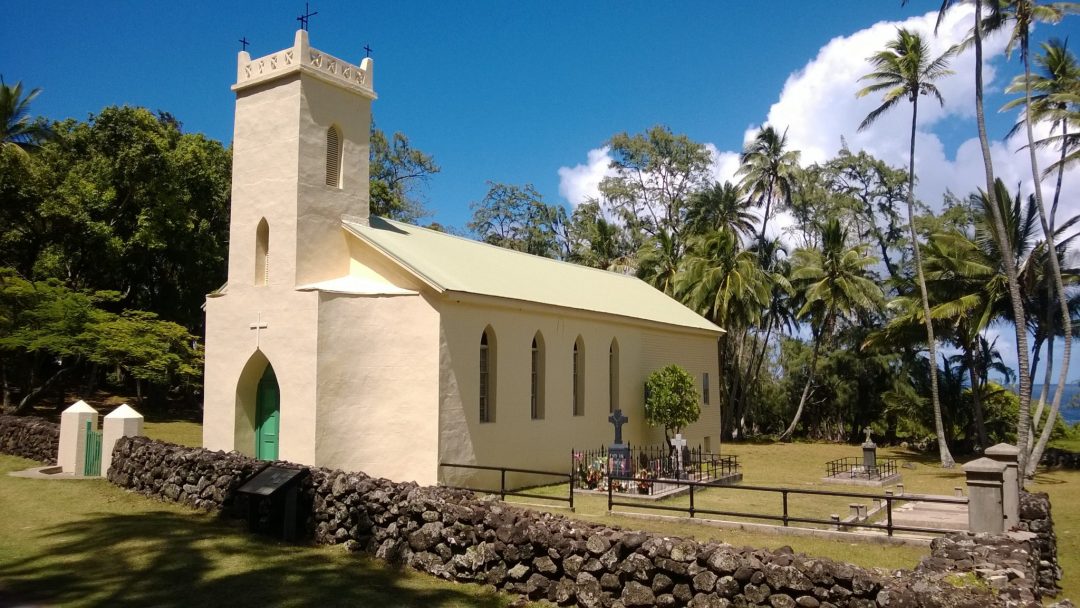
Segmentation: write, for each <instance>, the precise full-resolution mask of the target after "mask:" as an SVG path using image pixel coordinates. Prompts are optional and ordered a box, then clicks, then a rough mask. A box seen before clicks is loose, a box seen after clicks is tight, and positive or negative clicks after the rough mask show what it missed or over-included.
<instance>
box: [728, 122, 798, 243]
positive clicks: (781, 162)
mask: <svg viewBox="0 0 1080 608" xmlns="http://www.w3.org/2000/svg"><path fill="white" fill-rule="evenodd" d="M739 162H740V163H741V164H740V166H739V170H738V171H737V172H736V175H741V176H742V182H741V183H740V185H741V186H742V188H743V189H744V190H746V191H747V192H748V193H749V195H750V198H752V199H755V200H757V204H758V205H764V206H765V210H764V212H763V214H762V216H761V232H760V233H759V234H758V243H759V247H762V248H763V247H764V246H765V227H766V226H767V225H768V223H769V217H770V216H771V215H772V213H774V212H775V210H774V209H773V205H774V204H775V205H777V206H778V207H780V206H786V205H790V204H791V190H792V184H793V182H794V180H795V176H796V174H797V173H798V170H799V152H798V151H796V150H791V149H789V148H788V145H787V129H785V130H784V132H783V133H779V132H777V130H776V129H775V128H774V127H772V126H771V125H766V126H765V127H763V128H762V129H761V130H759V131H758V133H757V135H756V136H755V137H754V140H753V141H751V142H750V143H748V144H746V147H744V148H743V152H742V155H741V156H740V157H739Z"/></svg>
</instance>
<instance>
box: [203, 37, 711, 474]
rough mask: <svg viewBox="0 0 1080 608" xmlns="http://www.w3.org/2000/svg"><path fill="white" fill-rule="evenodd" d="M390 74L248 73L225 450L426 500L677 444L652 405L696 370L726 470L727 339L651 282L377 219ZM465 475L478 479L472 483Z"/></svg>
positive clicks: (223, 360)
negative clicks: (603, 453)
mask: <svg viewBox="0 0 1080 608" xmlns="http://www.w3.org/2000/svg"><path fill="white" fill-rule="evenodd" d="M373 70H374V64H373V62H372V60H371V59H370V58H366V59H364V60H363V61H361V62H360V64H359V65H354V64H350V63H347V62H345V61H343V60H341V59H339V58H337V57H334V56H332V55H329V54H327V53H325V52H322V51H319V50H317V49H315V48H313V47H312V46H311V45H310V42H309V38H308V33H307V31H304V30H300V31H298V32H296V38H295V41H294V43H293V46H292V47H290V48H287V49H284V50H282V51H279V52H276V53H272V54H270V55H266V56H264V57H261V58H257V59H252V58H251V56H250V55H249V53H247V52H246V51H242V52H240V53H239V56H238V61H237V75H236V84H235V85H233V87H232V89H233V91H234V92H235V93H236V108H235V126H234V134H233V173H232V210H231V218H230V228H229V231H230V232H229V238H230V240H229V265H228V282H227V283H226V285H225V286H223V287H222V288H221V289H219V290H218V291H216V292H214V293H212V294H209V295H208V296H207V299H206V306H205V308H206V374H205V403H204V414H203V445H204V447H206V448H209V449H212V450H235V451H238V452H240V453H243V454H246V455H249V456H253V457H257V458H260V459H266V460H276V459H280V460H288V461H292V462H296V463H302V464H308V465H313V466H320V467H328V468H339V469H344V470H347V471H363V472H365V473H367V474H369V475H373V476H380V477H387V478H390V479H393V480H398V481H407V480H411V481H416V482H418V483H420V484H436V483H447V484H458V483H464V482H465V481H467V479H466V478H467V476H468V475H469V473H468V472H467V471H466V470H462V469H453V468H448V467H442V466H440V465H441V464H442V463H454V464H470V465H490V466H506V467H519V468H530V469H540V470H550V471H567V470H569V467H570V461H571V449H575V448H576V449H584V448H593V449H594V448H596V447H599V446H600V445H602V444H608V443H610V442H611V441H612V438H613V428H612V425H611V424H610V423H609V422H608V417H609V416H610V413H611V412H612V411H614V410H616V409H621V410H622V412H623V414H624V415H625V416H627V417H628V418H629V422H628V423H626V425H625V427H624V428H623V436H624V438H625V440H627V441H629V442H630V443H632V444H659V443H661V442H663V429H660V428H653V427H650V426H649V425H647V424H646V423H645V420H644V398H645V396H644V384H645V379H646V378H647V377H648V375H649V374H650V373H652V372H653V371H656V370H658V369H660V368H662V367H664V366H667V365H669V364H672V363H676V364H678V365H681V366H682V367H683V368H685V369H686V370H687V371H689V372H690V373H691V374H692V375H693V376H694V378H695V380H696V382H697V383H698V391H699V392H700V394H701V417H700V419H699V420H698V422H696V423H694V424H693V425H691V426H690V427H688V428H686V429H684V432H683V434H684V435H685V436H686V437H687V439H688V440H689V442H690V444H691V445H698V444H701V445H703V446H704V447H705V448H706V449H709V448H713V449H716V450H718V449H719V441H720V405H719V404H720V399H719V395H718V394H717V392H718V391H717V386H718V382H717V380H718V378H717V374H718V373H719V369H718V360H717V340H718V339H719V337H720V335H721V334H722V333H723V330H722V329H720V328H719V327H717V326H715V325H713V324H712V323H710V322H708V321H706V320H705V319H703V318H702V317H701V316H699V315H697V314H696V313H694V312H693V311H692V310H690V309H688V308H686V307H684V306H682V305H681V304H680V303H678V302H676V301H675V300H673V299H671V298H669V297H667V296H666V295H664V294H663V293H661V292H660V291H658V290H656V289H654V288H653V287H651V286H650V285H648V284H646V283H644V282H642V281H641V280H639V279H637V278H634V277H630V276H625V275H621V274H617V273H612V272H606V271H603V270H597V269H593V268H587V267H583V266H578V265H574V264H569V263H566V262H560V261H556V260H550V259H546V258H541V257H537V256H532V255H528V254H525V253H521V252H517V251H511V250H507V249H501V248H498V247H495V246H492V245H488V244H485V243H480V242H476V241H472V240H469V239H465V238H461V237H457V236H452V235H448V234H444V233H440V232H436V231H433V230H428V229H425V228H419V227H417V226H412V225H409V224H404V223H400V222H396V221H391V220H388V219H384V218H380V217H375V216H371V215H370V214H369V211H368V155H369V131H370V126H371V104H372V102H373V101H374V100H375V99H376V95H375V91H374V86H373V85H374V80H373V76H374V71H373ZM463 476H464V477H463Z"/></svg>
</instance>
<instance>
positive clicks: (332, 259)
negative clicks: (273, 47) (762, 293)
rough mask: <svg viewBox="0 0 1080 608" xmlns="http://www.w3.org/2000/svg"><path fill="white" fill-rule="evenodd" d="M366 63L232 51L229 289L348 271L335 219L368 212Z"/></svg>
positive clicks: (300, 38) (300, 44)
mask: <svg viewBox="0 0 1080 608" xmlns="http://www.w3.org/2000/svg"><path fill="white" fill-rule="evenodd" d="M373 68H374V66H373V63H372V60H371V59H370V58H365V59H364V60H363V61H361V62H360V65H359V66H357V65H353V64H350V63H347V62H345V61H343V60H341V59H339V58H337V57H334V56H332V55H329V54H327V53H324V52H322V51H320V50H317V49H315V48H312V47H311V45H310V43H309V41H308V33H307V31H305V30H299V31H297V32H296V38H295V41H294V43H293V46H292V47H290V48H287V49H284V50H281V51H278V52H276V53H271V54H269V55H266V56H263V57H259V58H256V59H252V58H251V55H250V54H249V53H248V52H247V51H241V52H240V53H239V55H238V57H237V73H236V84H234V85H233V86H232V90H233V91H235V93H236V115H235V126H234V131H233V167H232V181H233V188H232V214H231V219H230V227H229V237H230V242H229V286H230V291H232V290H233V289H234V287H239V286H241V285H254V286H256V287H271V288H273V287H277V288H285V289H290V290H291V289H293V288H295V287H296V286H299V285H305V284H309V283H314V282H318V281H322V280H326V279H330V278H333V277H337V276H341V275H344V274H347V273H348V260H349V255H348V249H347V244H346V241H345V238H346V237H345V235H344V234H343V232H342V228H341V219H342V217H343V216H348V217H350V219H353V220H354V221H361V222H366V221H367V218H368V213H369V210H368V204H369V200H368V187H369V186H368V155H369V134H370V128H371V102H372V101H373V100H374V99H375V98H376V95H375V91H374V89H373V87H372V76H373Z"/></svg>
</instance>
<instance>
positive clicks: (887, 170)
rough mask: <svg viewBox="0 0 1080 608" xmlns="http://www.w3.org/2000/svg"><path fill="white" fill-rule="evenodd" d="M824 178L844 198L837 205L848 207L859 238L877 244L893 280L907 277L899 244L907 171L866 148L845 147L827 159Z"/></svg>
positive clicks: (822, 177)
mask: <svg viewBox="0 0 1080 608" xmlns="http://www.w3.org/2000/svg"><path fill="white" fill-rule="evenodd" d="M821 179H822V180H823V181H824V186H825V188H826V189H827V190H828V191H830V192H832V193H835V195H836V196H838V197H839V198H840V200H841V201H842V202H841V203H840V204H838V205H836V206H837V207H839V209H840V212H843V210H845V209H846V210H847V211H848V212H849V213H850V214H851V224H850V225H851V227H852V229H853V230H855V231H856V232H857V236H858V238H859V240H860V241H862V242H868V243H876V244H877V248H878V255H879V256H880V257H881V261H882V262H883V263H884V264H885V268H886V270H887V271H888V273H889V277H890V278H891V279H892V281H893V282H894V283H899V282H901V281H903V280H905V279H906V277H904V276H903V275H902V273H901V270H900V269H901V268H902V267H903V266H904V263H905V260H906V259H907V256H906V255H904V250H903V248H902V247H900V244H901V243H902V242H903V239H904V231H903V225H902V222H903V220H901V218H900V212H899V206H900V205H901V204H903V203H904V202H905V201H906V200H907V192H908V188H907V175H905V173H904V172H903V171H899V170H897V169H893V168H892V167H890V166H889V165H887V164H885V163H884V162H883V161H881V160H878V159H876V158H874V157H873V156H871V155H870V154H867V153H866V152H864V151H860V152H858V153H857V154H856V153H852V152H851V151H850V150H848V149H847V148H846V147H845V148H843V149H841V150H840V153H839V154H838V155H837V156H836V157H835V158H833V159H831V160H829V161H828V162H826V163H824V165H823V166H822V173H821ZM894 251H898V253H893V252H894ZM894 258H896V259H894Z"/></svg>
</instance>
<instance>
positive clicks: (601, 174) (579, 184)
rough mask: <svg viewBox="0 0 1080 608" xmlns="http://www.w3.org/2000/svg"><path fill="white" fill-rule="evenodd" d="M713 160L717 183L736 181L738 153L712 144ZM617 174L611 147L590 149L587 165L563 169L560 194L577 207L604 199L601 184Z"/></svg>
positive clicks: (706, 146) (710, 151) (561, 168)
mask: <svg viewBox="0 0 1080 608" xmlns="http://www.w3.org/2000/svg"><path fill="white" fill-rule="evenodd" d="M705 148H706V150H708V152H709V156H710V157H711V160H710V162H709V173H710V174H711V176H712V178H713V179H714V180H716V181H719V182H723V181H735V171H737V170H738V169H739V154H738V152H723V151H720V150H719V149H718V148H717V147H716V146H715V145H713V144H711V143H707V144H705ZM614 175H615V170H614V169H611V153H610V148H608V147H607V146H604V147H602V148H595V149H592V150H589V153H588V156H587V159H586V161H585V162H584V163H579V164H577V165H574V166H573V167H560V168H559V194H560V195H562V197H563V198H564V199H566V201H567V202H568V203H570V204H571V205H573V206H574V207H577V206H578V205H580V204H582V203H584V202H587V201H589V200H591V199H596V198H599V197H600V182H601V181H602V180H603V179H604V178H605V177H611V176H614Z"/></svg>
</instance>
